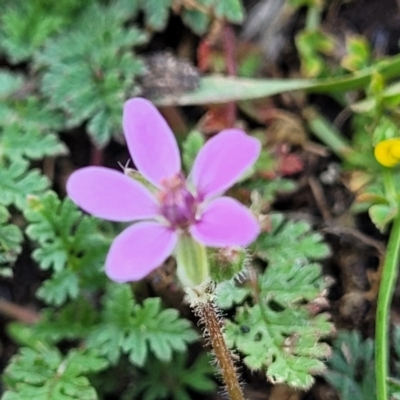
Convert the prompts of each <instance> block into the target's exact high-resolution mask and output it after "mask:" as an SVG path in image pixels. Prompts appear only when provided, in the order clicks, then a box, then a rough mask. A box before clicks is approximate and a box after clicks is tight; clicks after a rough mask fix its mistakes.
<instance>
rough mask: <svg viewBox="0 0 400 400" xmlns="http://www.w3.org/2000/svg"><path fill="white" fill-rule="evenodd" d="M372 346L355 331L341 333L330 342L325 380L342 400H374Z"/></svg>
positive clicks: (370, 342) (370, 341)
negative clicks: (331, 351) (331, 349)
mask: <svg viewBox="0 0 400 400" xmlns="http://www.w3.org/2000/svg"><path fill="white" fill-rule="evenodd" d="M374 368H375V367H374V344H373V341H372V340H371V339H367V340H365V341H363V340H362V338H361V335H360V333H359V332H357V331H353V332H347V331H341V332H339V334H338V337H337V338H336V340H335V341H334V342H333V353H332V357H331V358H330V359H329V361H328V371H326V373H325V374H324V376H325V379H326V380H327V381H328V382H329V383H330V384H331V385H332V386H333V387H334V388H335V389H336V390H337V391H338V392H339V394H340V398H341V399H342V400H375V399H376V395H375V373H374Z"/></svg>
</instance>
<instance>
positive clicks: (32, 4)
mask: <svg viewBox="0 0 400 400" xmlns="http://www.w3.org/2000/svg"><path fill="white" fill-rule="evenodd" d="M87 3H88V2H84V3H82V2H80V1H78V0H61V1H57V2H53V1H48V0H32V1H28V2H26V1H18V0H17V1H15V2H13V3H12V5H9V6H8V7H7V6H6V7H4V5H3V7H4V8H3V10H2V14H1V18H0V22H1V23H0V49H2V50H3V51H4V52H5V53H6V55H7V57H8V59H9V60H10V61H11V62H12V63H20V62H22V61H25V60H27V59H28V58H30V57H32V56H33V54H34V53H35V51H37V50H38V49H39V48H40V47H41V46H42V45H43V44H44V42H45V41H46V40H47V39H48V38H49V37H50V36H52V35H54V34H56V33H58V32H59V31H60V30H61V29H62V28H63V27H65V26H67V25H69V24H70V23H71V22H72V21H73V19H74V17H76V15H77V12H78V11H79V10H81V9H82V8H83V7H84V6H85V5H87Z"/></svg>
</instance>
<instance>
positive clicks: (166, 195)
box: [159, 174, 197, 229]
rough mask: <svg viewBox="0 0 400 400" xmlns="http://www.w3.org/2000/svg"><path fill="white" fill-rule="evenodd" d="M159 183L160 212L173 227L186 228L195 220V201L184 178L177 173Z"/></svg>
mask: <svg viewBox="0 0 400 400" xmlns="http://www.w3.org/2000/svg"><path fill="white" fill-rule="evenodd" d="M161 185H162V189H161V192H160V193H159V201H160V211H161V214H162V215H163V216H164V217H165V218H166V219H167V220H168V222H169V223H170V224H171V226H172V227H173V228H181V229H186V228H188V227H189V226H190V225H191V224H193V223H194V222H195V218H196V209H197V201H196V199H195V197H194V196H193V195H192V193H190V192H189V190H188V189H187V187H186V181H185V178H184V177H183V176H182V175H181V174H178V175H175V176H173V177H172V178H168V179H165V180H164V181H163V182H162V184H161Z"/></svg>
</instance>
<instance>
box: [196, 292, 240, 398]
mask: <svg viewBox="0 0 400 400" xmlns="http://www.w3.org/2000/svg"><path fill="white" fill-rule="evenodd" d="M191 306H192V308H193V309H194V312H195V314H196V315H197V316H198V317H199V318H200V322H201V323H202V324H203V325H204V328H205V329H204V333H205V335H206V336H208V338H209V340H210V342H211V345H212V348H213V350H214V354H215V358H216V359H217V363H218V367H219V369H220V371H221V374H222V379H223V381H224V383H225V387H226V391H227V393H228V396H229V399H230V400H244V396H243V392H242V388H241V387H240V384H239V380H238V376H237V373H236V368H235V365H234V363H233V360H232V357H231V353H230V351H229V350H228V348H227V346H226V343H225V339H224V336H223V333H222V325H221V322H220V319H219V317H218V312H217V310H216V307H215V305H214V303H213V302H212V300H211V299H208V300H205V299H204V298H203V299H202V300H200V301H193V298H192V300H191Z"/></svg>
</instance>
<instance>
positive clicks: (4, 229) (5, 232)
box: [0, 206, 23, 272]
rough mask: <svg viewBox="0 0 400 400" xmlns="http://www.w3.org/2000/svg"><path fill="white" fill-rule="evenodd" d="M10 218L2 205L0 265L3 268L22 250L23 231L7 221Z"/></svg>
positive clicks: (12, 261)
mask: <svg viewBox="0 0 400 400" xmlns="http://www.w3.org/2000/svg"><path fill="white" fill-rule="evenodd" d="M9 218H10V214H9V212H8V211H7V209H6V208H5V207H3V206H0V267H2V268H4V267H6V266H11V265H12V264H13V263H14V262H15V260H16V258H17V256H18V255H19V254H20V253H21V250H22V247H21V243H22V240H23V237H22V232H21V230H20V228H19V227H18V226H16V225H13V224H9V223H7V221H8V219H9ZM1 272H3V271H1Z"/></svg>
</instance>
